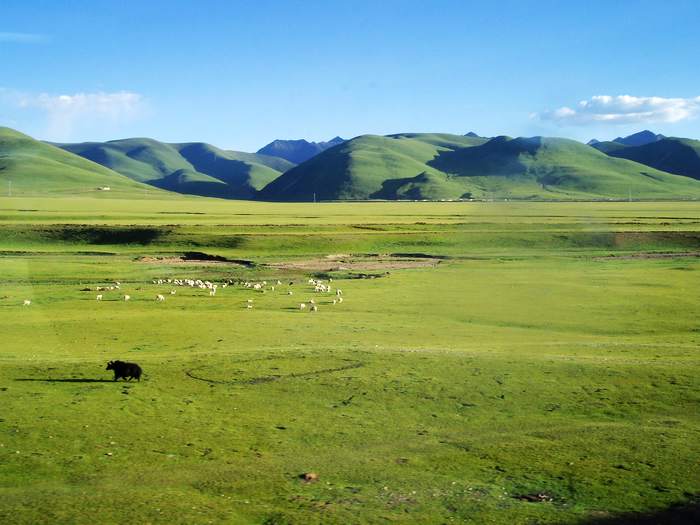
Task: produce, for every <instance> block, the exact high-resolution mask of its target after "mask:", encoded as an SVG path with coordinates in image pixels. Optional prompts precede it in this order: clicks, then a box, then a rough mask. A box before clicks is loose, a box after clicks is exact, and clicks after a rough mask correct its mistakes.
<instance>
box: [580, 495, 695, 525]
mask: <svg viewBox="0 0 700 525" xmlns="http://www.w3.org/2000/svg"><path fill="white" fill-rule="evenodd" d="M698 523H700V498H695V499H693V500H691V501H688V502H685V503H677V504H674V505H671V506H670V507H668V508H666V509H663V510H659V511H656V512H643V513H628V514H619V515H617V516H605V517H594V518H588V519H584V520H582V521H578V522H576V524H577V525H666V524H673V525H690V524H693V525H696V524H698Z"/></svg>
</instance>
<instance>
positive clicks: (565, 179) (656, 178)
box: [259, 133, 700, 201]
mask: <svg viewBox="0 0 700 525" xmlns="http://www.w3.org/2000/svg"><path fill="white" fill-rule="evenodd" d="M630 192H631V193H632V195H633V196H634V197H635V198H697V197H700V184H698V183H696V182H694V181H690V180H688V179H684V178H682V177H679V176H676V175H671V174H668V173H664V172H662V171H659V170H656V169H653V168H650V167H647V166H644V165H641V164H639V163H636V162H632V161H629V160H625V159H617V158H613V157H609V156H607V155H605V154H604V153H602V152H600V151H597V150H596V149H594V148H592V147H590V146H587V145H585V144H581V143H579V142H576V141H573V140H567V139H556V138H543V137H534V138H515V139H512V138H509V137H496V138H494V139H491V140H488V139H482V138H476V137H465V136H460V135H447V134H417V133H410V134H398V135H390V136H386V137H380V136H374V135H364V136H360V137H357V138H355V139H352V140H350V141H347V142H345V143H343V144H341V145H338V146H335V147H333V148H330V149H328V150H326V151H325V152H323V153H321V154H319V155H317V156H316V157H314V158H312V159H310V160H309V161H307V162H305V163H303V164H300V165H299V166H297V167H295V168H293V169H291V170H289V171H287V172H286V173H284V174H283V175H282V176H280V177H279V178H277V179H275V180H274V181H273V182H271V183H270V184H268V185H267V186H266V187H265V188H264V189H263V190H262V191H261V192H260V193H259V197H260V198H262V199H268V200H283V201H284V200H290V201H294V200H306V201H309V200H312V199H313V198H314V194H315V198H316V199H319V200H336V199H341V200H343V199H350V200H353V199H431V200H432V199H458V198H513V199H600V198H626V197H627V196H628V195H629V193H630Z"/></svg>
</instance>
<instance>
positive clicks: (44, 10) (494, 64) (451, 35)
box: [0, 0, 700, 151]
mask: <svg viewBox="0 0 700 525" xmlns="http://www.w3.org/2000/svg"><path fill="white" fill-rule="evenodd" d="M699 22H700V3H698V2H697V1H694V0H689V1H682V0H677V1H674V0H670V1H667V2H664V3H659V2H658V0H655V1H644V0H640V1H624V0H621V1H616V2H610V1H600V2H596V1H586V2H574V1H546V0H545V1H539V2H527V1H509V0H501V1H499V2H484V1H483V0H482V1H479V2H471V1H467V0H462V1H447V0H432V1H425V0H422V1H412V0H403V1H398V0H382V1H377V0H374V1H364V0H355V1H353V2H336V1H333V0H326V1H270V0H257V1H255V2H244V1H240V2H239V1H234V0H231V1H213V0H212V1H202V0H200V1H174V0H168V1H157V0H151V1H148V2H143V1H129V0H121V1H119V2H107V1H99V0H91V1H60V0H53V1H51V0H46V1H36V0H3V2H2V7H0V63H2V74H1V75H0V125H7V126H10V127H14V128H16V129H19V130H21V131H24V132H25V133H28V134H30V135H33V136H35V137H37V138H41V139H47V140H56V141H81V140H107V139H113V138H122V137H128V136H149V137H153V138H156V139H159V140H164V141H172V142H175V141H205V142H210V143H212V144H215V145H217V146H220V147H224V148H227V149H238V150H243V151H254V150H257V149H258V148H260V147H262V146H263V145H264V144H266V143H267V142H269V141H271V140H273V139H275V138H307V139H310V140H325V139H329V138H331V137H333V136H335V135H341V136H343V137H353V136H356V135H360V134H364V133H376V134H387V133H397V132H411V131H425V132H449V133H466V132H467V131H470V130H474V131H476V132H478V133H480V134H483V135H489V136H491V135H499V134H508V135H513V136H517V135H526V136H531V135H549V136H565V137H571V138H576V139H580V140H588V139H589V138H591V137H597V138H600V139H608V138H613V137H615V136H617V135H620V134H628V133H630V132H633V131H637V130H640V129H644V128H650V129H652V130H655V131H658V132H661V133H664V134H668V135H676V136H691V137H696V138H700V119H699V118H698V117H700V98H699V97H700V68H699V67H697V66H698V59H697V51H698V49H700V32H698V31H697V27H698V23H699ZM623 96H626V97H624V98H623ZM595 97H597V98H595ZM581 101H586V102H585V103H583V104H582V103H581Z"/></svg>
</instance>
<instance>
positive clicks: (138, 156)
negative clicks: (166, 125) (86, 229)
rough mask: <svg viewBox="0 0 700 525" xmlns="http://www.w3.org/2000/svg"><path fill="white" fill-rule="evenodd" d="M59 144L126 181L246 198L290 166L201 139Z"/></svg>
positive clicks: (281, 161)
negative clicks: (177, 141)
mask: <svg viewBox="0 0 700 525" xmlns="http://www.w3.org/2000/svg"><path fill="white" fill-rule="evenodd" d="M59 146H60V147H61V148H63V149H65V150H67V151H70V152H73V153H76V154H78V155H81V156H83V157H85V158H87V159H90V160H92V161H94V162H97V163H99V164H102V165H104V166H106V167H108V168H110V169H112V170H114V171H117V172H119V173H122V174H123V175H126V176H127V177H129V178H131V179H134V180H137V181H140V182H145V183H147V184H150V185H152V186H156V187H158V188H163V189H167V190H171V191H176V192H179V193H188V194H194V195H206V196H211V197H225V198H245V199H249V198H252V197H254V196H255V193H256V191H257V190H258V189H260V188H262V187H263V186H264V185H265V184H267V183H269V182H270V181H272V180H273V179H275V178H276V177H278V176H279V175H280V173H281V172H282V171H286V170H287V169H289V168H291V167H292V166H293V164H291V163H289V162H287V161H285V160H284V159H279V158H275V157H268V156H264V155H257V154H254V153H241V152H235V151H226V150H221V149H219V148H216V147H214V146H211V145H209V144H204V143H201V142H191V143H183V144H167V143H164V142H159V141H157V140H153V139H148V138H132V139H122V140H113V141H109V142H84V143H79V144H59Z"/></svg>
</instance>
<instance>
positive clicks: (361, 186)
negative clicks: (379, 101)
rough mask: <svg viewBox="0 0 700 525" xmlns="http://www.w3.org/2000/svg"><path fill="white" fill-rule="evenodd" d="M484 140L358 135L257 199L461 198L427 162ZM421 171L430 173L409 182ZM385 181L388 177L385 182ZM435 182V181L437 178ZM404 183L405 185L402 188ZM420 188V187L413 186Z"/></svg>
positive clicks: (294, 171)
mask: <svg viewBox="0 0 700 525" xmlns="http://www.w3.org/2000/svg"><path fill="white" fill-rule="evenodd" d="M485 141H486V139H481V138H474V137H464V136H461V135H448V134H420V133H409V134H401V135H391V136H387V137H381V136H377V135H362V136H360V137H357V138H354V139H352V140H349V141H347V142H344V143H342V144H340V145H338V146H335V147H333V148H330V149H328V150H326V151H324V152H322V153H320V154H319V155H317V156H315V157H313V158H312V159H310V160H308V161H306V162H304V163H303V164H300V165H299V166H297V167H296V168H292V169H291V170H289V171H287V172H286V173H284V174H283V175H282V176H280V177H279V178H278V179H276V180H274V181H273V182H272V183H270V184H268V185H267V186H266V187H265V188H264V189H263V190H262V191H261V192H260V194H259V197H260V198H261V199H269V200H290V201H294V200H301V201H309V200H312V199H313V196H314V193H315V194H316V198H317V199H323V200H335V199H371V198H389V199H391V198H404V197H405V198H412V197H409V196H408V195H404V190H405V191H408V192H409V193H410V194H411V195H418V194H420V195H421V197H420V198H431V199H432V198H435V199H439V198H447V197H446V195H447V194H450V195H453V196H455V197H459V196H460V195H461V194H462V193H463V192H462V193H458V194H457V195H454V192H445V191H444V190H443V186H444V185H445V184H444V183H445V182H446V178H445V175H444V173H442V172H440V171H439V170H436V169H434V168H431V167H430V166H428V164H427V163H428V162H429V161H430V160H432V159H434V158H435V157H436V156H437V155H438V154H439V153H440V152H442V151H452V150H454V149H458V148H467V147H470V146H474V145H477V144H481V143H483V142H485ZM423 173H425V177H427V178H430V180H431V181H432V182H431V184H427V179H426V180H425V181H424V180H423V179H421V180H418V181H411V180H410V179H412V178H414V177H416V176H419V175H421V174H423ZM386 181H392V182H390V183H389V184H388V186H387V187H384V183H385V182H386ZM436 181H437V182H436ZM404 187H405V188H404ZM416 188H419V189H416Z"/></svg>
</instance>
